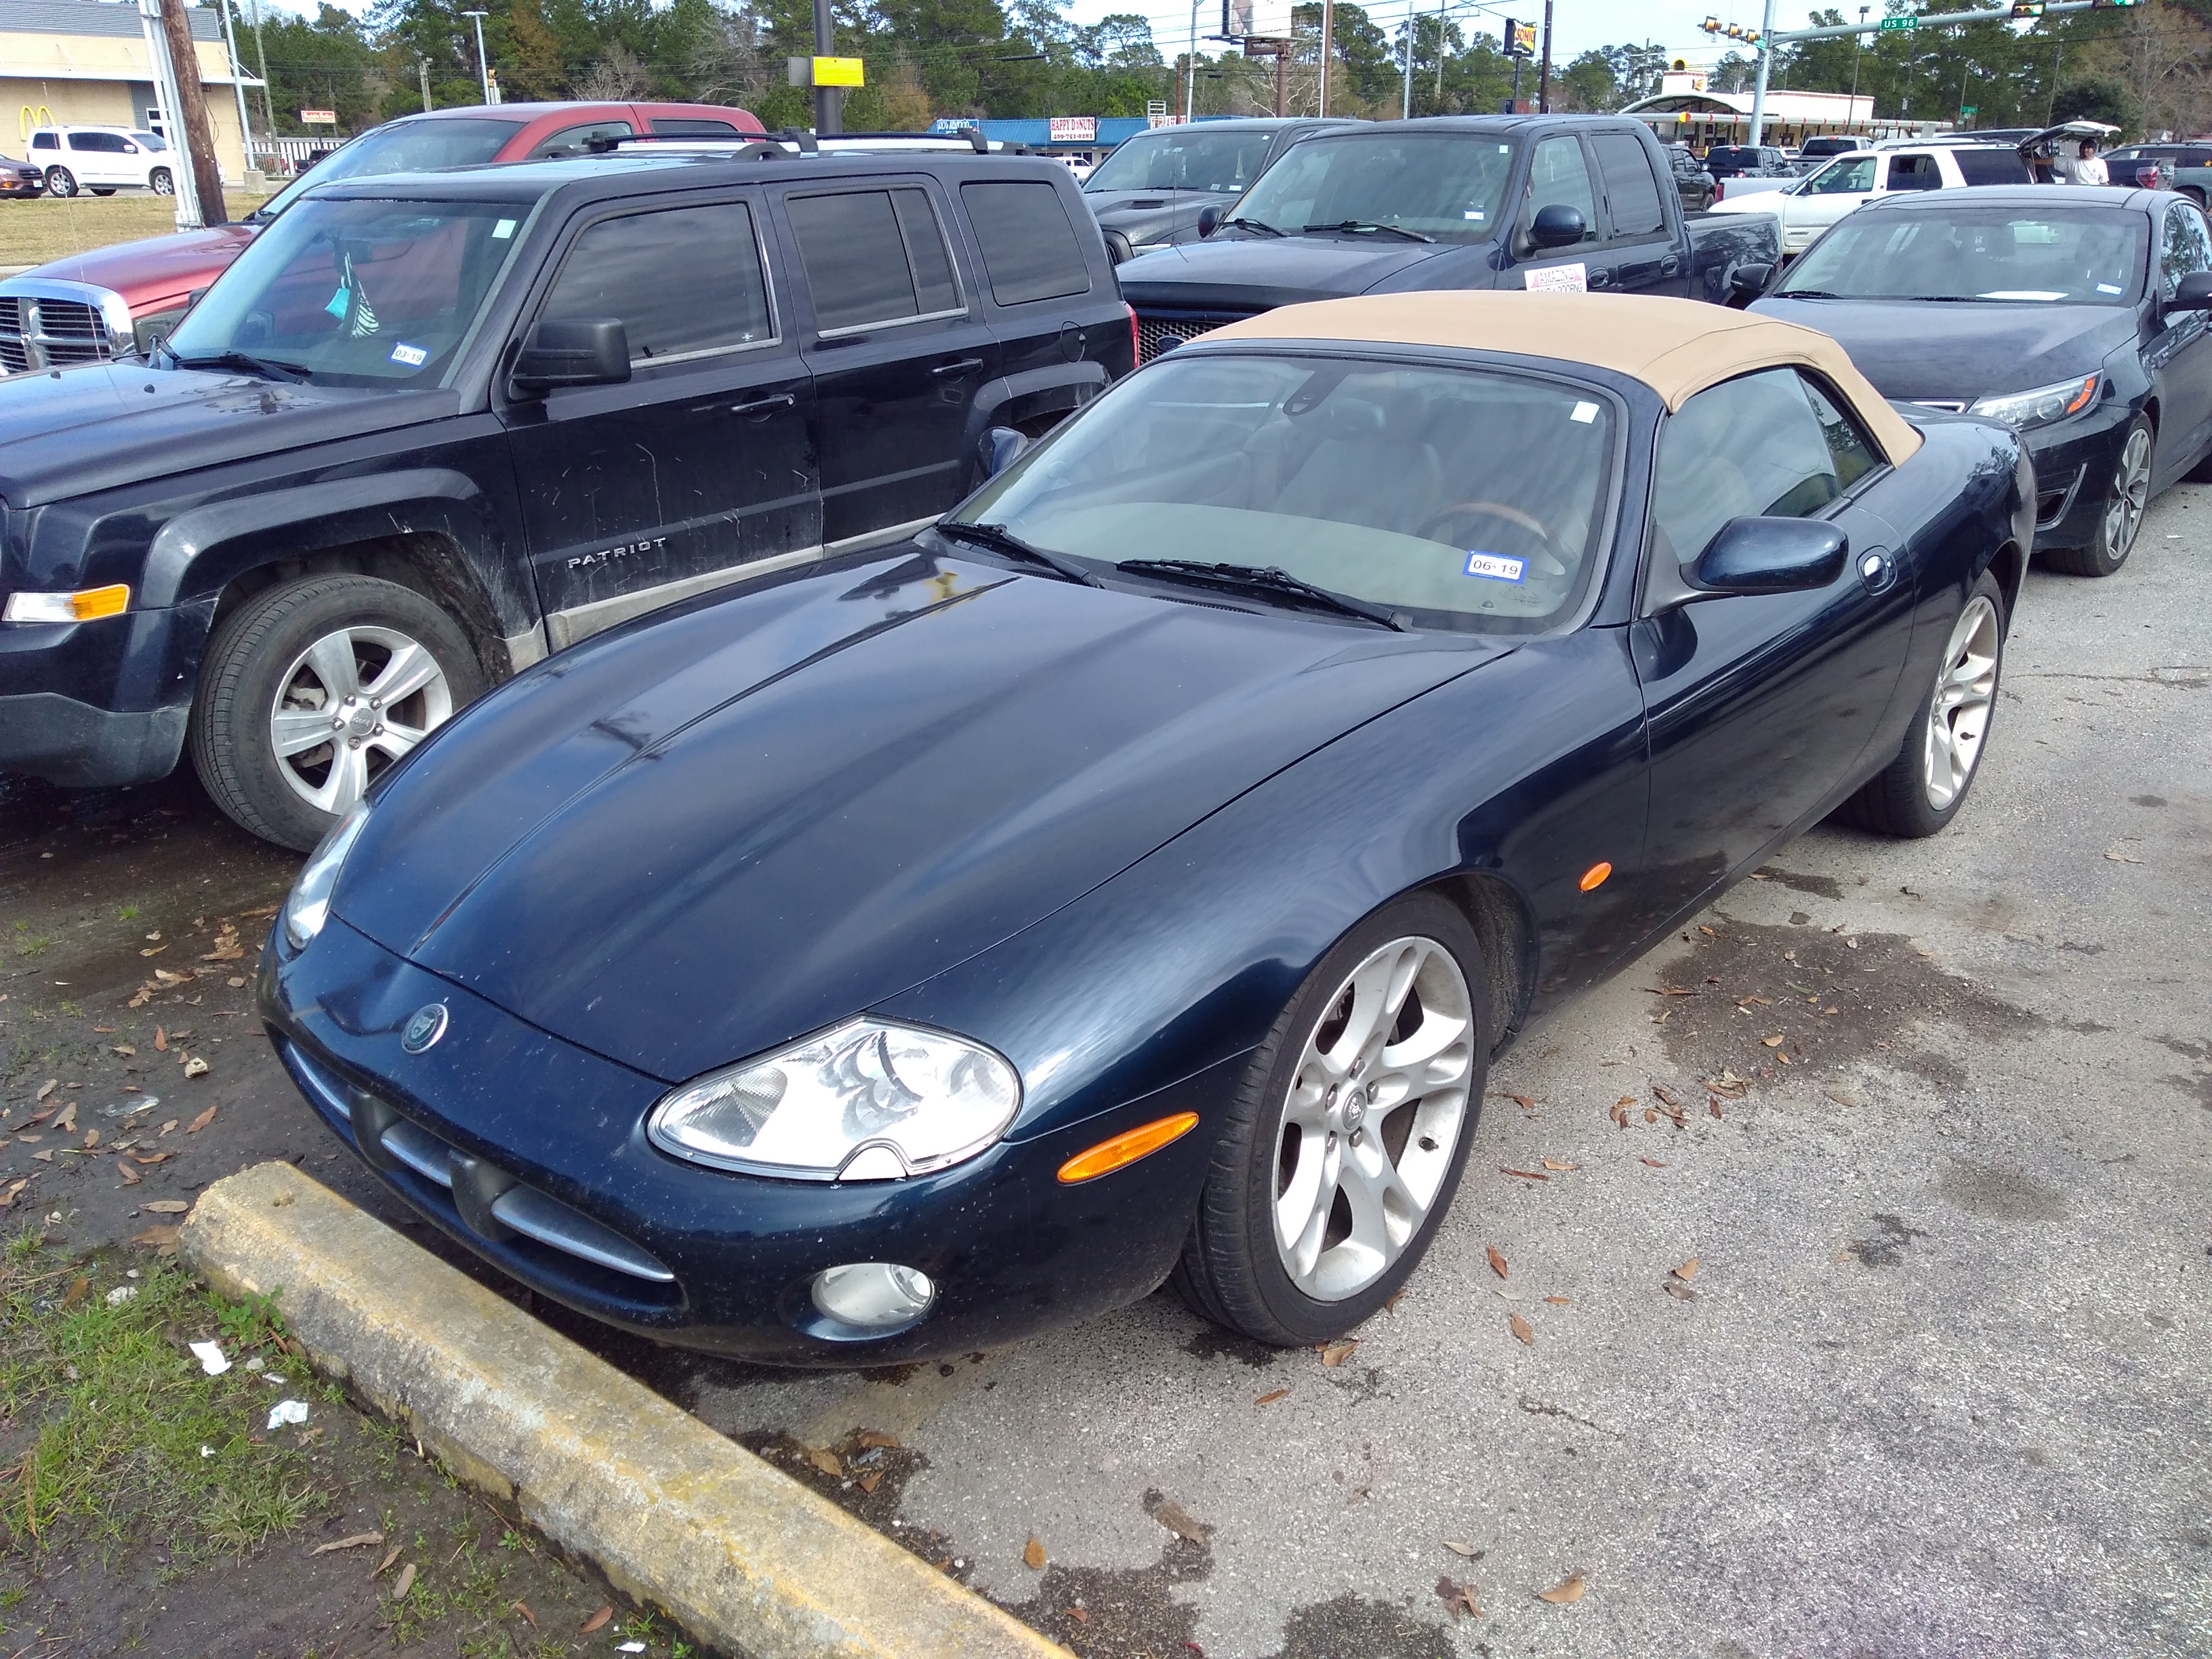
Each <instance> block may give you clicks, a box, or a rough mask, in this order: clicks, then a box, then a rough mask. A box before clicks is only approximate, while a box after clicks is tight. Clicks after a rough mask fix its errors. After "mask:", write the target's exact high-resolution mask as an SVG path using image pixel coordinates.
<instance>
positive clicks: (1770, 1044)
mask: <svg viewBox="0 0 2212 1659" xmlns="http://www.w3.org/2000/svg"><path fill="white" fill-rule="evenodd" d="M1759 1042H1761V1043H1763V1044H1764V1045H1765V1046H1766V1047H1767V1048H1780V1047H1781V1046H1782V1034H1781V1033H1780V1032H1779V1031H1778V1032H1776V1033H1775V1034H1774V1035H1773V1036H1770V1037H1761V1038H1759Z"/></svg>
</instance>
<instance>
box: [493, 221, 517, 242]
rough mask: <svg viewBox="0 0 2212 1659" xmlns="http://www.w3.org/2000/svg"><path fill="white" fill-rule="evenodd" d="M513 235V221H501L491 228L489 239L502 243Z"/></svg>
mask: <svg viewBox="0 0 2212 1659" xmlns="http://www.w3.org/2000/svg"><path fill="white" fill-rule="evenodd" d="M513 234H514V221H513V220H512V219H502V220H501V221H500V222H498V223H497V224H495V225H494V226H493V227H492V228H491V239H492V240H493V241H495V242H503V241H505V240H507V238H508V237H510V236H512V235H513Z"/></svg>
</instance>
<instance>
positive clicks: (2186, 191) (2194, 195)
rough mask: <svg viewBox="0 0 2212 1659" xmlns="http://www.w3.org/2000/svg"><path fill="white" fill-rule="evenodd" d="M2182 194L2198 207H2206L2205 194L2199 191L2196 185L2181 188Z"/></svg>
mask: <svg viewBox="0 0 2212 1659" xmlns="http://www.w3.org/2000/svg"><path fill="white" fill-rule="evenodd" d="M2181 193H2182V194H2183V195H2184V196H2186V197H2188V198H2189V199H2190V200H2191V201H2192V202H2194V203H2196V204H2197V206H2199V207H2203V205H2204V192H2203V191H2201V190H2199V189H2197V186H2196V185H2183V186H2182V187H2181Z"/></svg>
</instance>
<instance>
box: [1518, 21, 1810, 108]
mask: <svg viewBox="0 0 2212 1659" xmlns="http://www.w3.org/2000/svg"><path fill="white" fill-rule="evenodd" d="M1766 3H1767V4H1768V5H1770V6H1771V5H1772V4H1773V3H1774V0H1766ZM1551 112H1552V0H1544V62H1543V64H1542V66H1541V68H1540V69H1538V70H1537V71H1536V113H1537V114H1539V115H1549V114H1550V113H1551Z"/></svg>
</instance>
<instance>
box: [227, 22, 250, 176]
mask: <svg viewBox="0 0 2212 1659" xmlns="http://www.w3.org/2000/svg"><path fill="white" fill-rule="evenodd" d="M222 41H223V50H224V51H225V52H228V54H229V56H230V89H231V90H232V91H233V92H234V93H236V94H238V150H239V154H240V155H243V156H244V157H245V158H246V166H248V167H252V165H253V120H252V117H251V116H249V115H247V114H246V65H245V64H242V63H240V61H239V57H238V30H237V28H236V27H234V25H233V24H232V22H231V17H230V0H222ZM240 182H243V181H242V180H241V181H240Z"/></svg>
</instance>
